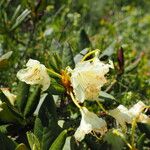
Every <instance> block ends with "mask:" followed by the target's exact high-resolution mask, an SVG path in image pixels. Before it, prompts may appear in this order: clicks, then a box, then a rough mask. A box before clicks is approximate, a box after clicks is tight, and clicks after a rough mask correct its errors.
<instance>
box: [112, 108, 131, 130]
mask: <svg viewBox="0 0 150 150" xmlns="http://www.w3.org/2000/svg"><path fill="white" fill-rule="evenodd" d="M109 115H110V116H112V117H114V118H115V119H116V121H117V123H118V124H120V125H121V126H122V127H123V129H126V123H131V122H132V117H131V115H130V114H129V111H128V109H127V108H126V107H124V106H123V105H119V106H118V107H117V108H115V109H113V110H109Z"/></svg>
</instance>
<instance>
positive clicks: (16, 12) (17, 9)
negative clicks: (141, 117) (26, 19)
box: [11, 5, 21, 22]
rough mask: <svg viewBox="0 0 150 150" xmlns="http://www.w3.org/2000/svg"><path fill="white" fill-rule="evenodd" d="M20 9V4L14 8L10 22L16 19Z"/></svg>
mask: <svg viewBox="0 0 150 150" xmlns="http://www.w3.org/2000/svg"><path fill="white" fill-rule="evenodd" d="M20 9H21V5H18V7H17V8H16V10H15V12H14V14H13V16H12V18H11V22H13V21H14V20H15V19H16V17H17V15H18V13H19V12H20Z"/></svg>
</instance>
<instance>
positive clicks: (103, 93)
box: [100, 91, 115, 100]
mask: <svg viewBox="0 0 150 150" xmlns="http://www.w3.org/2000/svg"><path fill="white" fill-rule="evenodd" d="M100 97H103V98H108V99H113V100H114V99H115V98H114V97H113V96H112V95H110V94H108V93H106V92H104V91H100Z"/></svg>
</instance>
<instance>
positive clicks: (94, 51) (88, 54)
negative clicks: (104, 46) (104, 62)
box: [81, 49, 99, 62]
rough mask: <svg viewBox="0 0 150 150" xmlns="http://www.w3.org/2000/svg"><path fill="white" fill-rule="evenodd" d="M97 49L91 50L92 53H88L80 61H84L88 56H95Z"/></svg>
mask: <svg viewBox="0 0 150 150" xmlns="http://www.w3.org/2000/svg"><path fill="white" fill-rule="evenodd" d="M98 51H99V50H98V49H96V50H93V51H91V52H89V53H87V54H86V55H85V56H84V57H83V58H82V60H81V62H82V61H84V60H85V59H86V58H87V57H89V56H90V55H92V54H94V53H95V54H96V53H98Z"/></svg>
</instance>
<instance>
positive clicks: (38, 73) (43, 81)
mask: <svg viewBox="0 0 150 150" xmlns="http://www.w3.org/2000/svg"><path fill="white" fill-rule="evenodd" d="M26 66H27V68H26V69H21V70H20V71H18V73H17V77H18V79H19V80H21V81H23V82H26V83H27V84H31V85H34V84H40V85H42V90H43V91H45V90H47V89H48V87H49V86H50V77H49V75H48V73H47V70H46V67H45V66H44V65H42V64H40V62H39V61H37V60H33V59H29V61H28V62H27V64H26Z"/></svg>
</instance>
